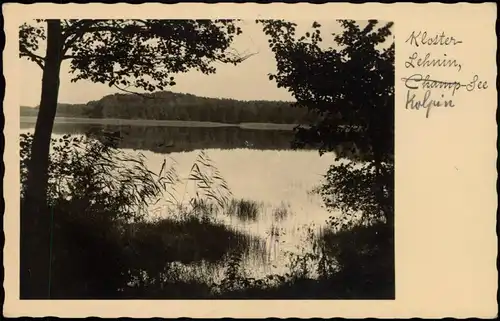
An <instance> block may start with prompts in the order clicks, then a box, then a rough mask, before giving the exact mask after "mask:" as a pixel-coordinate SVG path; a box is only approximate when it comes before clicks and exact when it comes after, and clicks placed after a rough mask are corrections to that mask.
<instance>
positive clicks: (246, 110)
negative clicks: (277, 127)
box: [21, 89, 317, 124]
mask: <svg viewBox="0 0 500 321" xmlns="http://www.w3.org/2000/svg"><path fill="white" fill-rule="evenodd" d="M249 90H250V89H249ZM37 112H38V110H37V108H31V107H24V106H22V107H21V116H34V115H37ZM57 116H59V117H84V118H120V119H157V120H183V121H210V122H221V123H230V124H238V123H248V122H253V123H278V124H307V123H310V122H312V121H314V120H315V119H316V118H317V116H316V115H314V114H311V113H309V112H308V111H307V109H306V108H301V107H295V106H292V103H291V102H282V101H265V100H263V101H257V100H256V101H240V100H234V99H219V98H205V97H198V96H195V95H191V94H181V93H173V92H170V91H163V92H158V93H154V94H147V95H136V94H113V95H108V96H105V97H103V98H102V99H100V100H98V101H90V102H88V103H87V104H59V105H58V108H57Z"/></svg>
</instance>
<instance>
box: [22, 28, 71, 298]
mask: <svg viewBox="0 0 500 321" xmlns="http://www.w3.org/2000/svg"><path fill="white" fill-rule="evenodd" d="M61 50H62V37H61V21H60V20H48V21H47V50H46V56H45V65H44V69H43V77H42V95H41V100H40V107H39V112H38V117H37V121H36V127H35V134H34V137H33V143H32V146H31V160H30V163H29V165H28V178H27V183H26V184H27V188H26V198H25V200H24V204H23V206H22V207H21V262H20V263H21V289H20V290H21V298H37V299H41V298H46V297H48V296H49V262H50V260H49V250H50V249H49V240H50V228H51V226H50V225H49V224H50V213H49V211H48V207H47V183H48V167H49V152H50V139H51V134H52V128H53V126H54V118H55V115H56V109H57V98H58V94H59V72H60V67H61Z"/></svg>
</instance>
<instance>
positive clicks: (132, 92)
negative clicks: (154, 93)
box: [113, 84, 155, 99]
mask: <svg viewBox="0 0 500 321" xmlns="http://www.w3.org/2000/svg"><path fill="white" fill-rule="evenodd" d="M113 86H114V87H116V88H117V89H119V90H121V91H123V92H126V93H129V94H133V95H137V96H141V97H142V98H145V99H155V97H151V96H148V95H147V94H142V93H138V92H134V91H131V90H127V89H125V88H121V87H119V86H118V85H117V84H113Z"/></svg>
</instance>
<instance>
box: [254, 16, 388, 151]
mask: <svg viewBox="0 0 500 321" xmlns="http://www.w3.org/2000/svg"><path fill="white" fill-rule="evenodd" d="M258 22H260V23H262V24H263V29H264V32H265V33H266V34H267V35H268V36H269V38H270V42H269V46H270V48H271V49H272V51H273V52H274V54H275V57H276V63H277V70H278V72H277V73H276V74H271V75H270V76H269V78H270V79H271V80H275V81H276V82H277V85H278V87H284V88H287V89H288V90H289V91H290V92H291V93H292V95H293V96H294V97H295V99H296V100H297V105H298V106H304V107H307V108H308V109H310V110H312V111H314V112H316V113H318V114H320V115H321V116H322V117H320V118H319V119H318V121H317V122H315V123H312V124H311V127H310V128H301V127H299V128H298V131H297V141H296V143H297V144H298V145H300V144H316V145H319V149H320V152H321V153H323V152H325V151H331V150H332V149H333V148H334V146H335V145H336V144H338V143H341V142H344V141H353V142H355V143H356V145H357V146H358V147H359V148H360V149H362V150H366V151H370V150H372V149H373V148H377V149H378V150H380V153H381V154H382V155H384V158H386V157H389V158H390V155H392V154H393V144H392V143H391V142H392V141H393V135H394V123H393V122H394V99H393V96H394V42H392V44H391V45H390V46H388V47H387V48H380V46H381V45H382V44H384V43H385V41H386V40H387V38H388V37H389V36H390V35H391V27H392V25H393V23H388V24H386V25H384V26H382V27H381V28H379V29H377V30H375V27H376V26H377V24H378V21H376V20H370V21H369V22H368V24H367V26H366V27H365V28H363V29H361V28H360V27H359V26H358V25H357V23H356V22H355V21H351V20H341V21H340V24H341V25H342V26H343V27H344V29H345V31H344V32H343V33H342V34H339V35H335V34H333V35H332V36H333V40H334V42H335V44H336V46H335V47H333V46H332V47H327V48H326V49H324V48H322V46H320V44H321V43H322V42H323V36H322V35H321V31H320V30H321V29H320V27H321V25H320V24H319V23H317V22H314V23H313V26H312V31H311V32H308V33H306V35H305V36H302V37H300V38H298V39H297V37H296V36H295V30H296V24H295V23H291V22H286V21H282V20H261V21H258ZM328 37H330V36H328ZM374 145H376V146H374ZM384 158H383V159H384ZM383 159H382V160H383Z"/></svg>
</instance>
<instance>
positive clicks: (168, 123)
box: [20, 116, 297, 130]
mask: <svg viewBox="0 0 500 321" xmlns="http://www.w3.org/2000/svg"><path fill="white" fill-rule="evenodd" d="M36 119H37V116H20V122H21V123H25V124H26V123H28V124H31V123H32V124H35V123H36ZM54 124H95V125H117V126H120V125H130V126H165V127H239V128H241V129H261V130H266V129H268V130H293V129H294V128H295V127H296V126H297V125H296V124H276V123H239V124H229V123H218V122H205V121H185V120H155V119H119V118H77V117H56V118H55V121H54Z"/></svg>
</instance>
